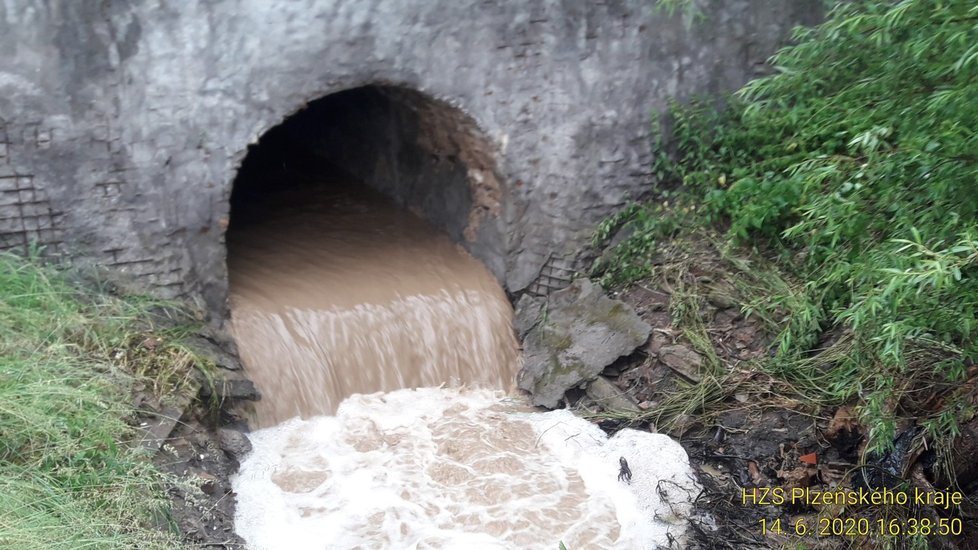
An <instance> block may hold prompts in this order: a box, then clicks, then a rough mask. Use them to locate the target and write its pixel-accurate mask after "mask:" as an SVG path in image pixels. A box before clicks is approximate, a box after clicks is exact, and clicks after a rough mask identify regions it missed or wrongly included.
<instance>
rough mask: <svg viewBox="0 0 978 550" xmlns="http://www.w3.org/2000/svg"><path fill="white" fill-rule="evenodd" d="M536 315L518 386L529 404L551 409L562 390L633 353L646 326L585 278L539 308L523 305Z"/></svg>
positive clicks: (643, 337) (529, 323)
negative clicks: (523, 391) (525, 394)
mask: <svg viewBox="0 0 978 550" xmlns="http://www.w3.org/2000/svg"><path fill="white" fill-rule="evenodd" d="M526 311H528V312H529V314H531V315H538V316H539V318H537V319H535V320H534V319H526V318H523V319H518V320H517V324H518V325H519V326H521V327H532V328H529V329H528V330H527V332H526V336H525V338H524V341H523V354H524V364H523V370H521V371H520V375H519V378H518V381H517V383H518V385H519V387H520V389H522V390H525V391H528V392H529V393H530V396H531V401H532V403H533V404H534V405H538V406H543V407H548V408H555V407H556V406H557V405H558V404H559V403H560V401H561V400H562V399H563V398H564V393H566V392H567V390H569V389H571V388H574V387H577V386H580V385H581V384H583V383H586V382H589V381H591V380H594V379H595V378H597V377H598V374H600V373H601V371H602V370H604V368H605V367H607V366H608V365H610V364H611V363H612V362H614V361H615V359H618V358H619V357H621V356H623V355H627V354H629V353H631V352H633V351H634V350H635V349H636V348H637V347H638V346H640V345H642V344H643V343H645V341H646V340H648V338H649V334H650V333H651V331H652V327H650V326H649V325H648V324H646V323H645V322H644V321H642V319H641V318H639V316H638V315H636V314H635V311H634V310H632V308H631V307H630V306H629V305H627V304H625V303H624V302H621V301H619V300H612V299H611V298H609V297H607V296H605V294H604V293H603V292H602V291H601V288H600V287H598V286H597V285H595V284H594V283H593V282H591V281H590V280H588V279H579V280H577V281H575V282H574V283H573V284H571V286H569V287H567V288H566V289H564V290H561V291H559V292H555V293H554V294H552V295H551V296H550V299H549V301H548V302H547V304H546V306H545V307H543V308H527V310H526Z"/></svg>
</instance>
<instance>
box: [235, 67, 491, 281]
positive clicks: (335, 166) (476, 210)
mask: <svg viewBox="0 0 978 550" xmlns="http://www.w3.org/2000/svg"><path fill="white" fill-rule="evenodd" d="M350 184H353V185H364V186H366V187H368V188H370V189H373V190H375V191H377V192H379V193H380V194H382V195H384V196H386V197H388V198H389V199H391V200H393V201H394V203H395V204H397V205H398V206H400V207H402V208H406V209H408V210H410V211H412V212H414V213H415V214H417V215H419V216H420V217H422V218H424V219H425V220H426V221H427V222H428V223H430V224H431V225H432V226H433V227H435V228H436V229H438V230H440V231H443V232H444V233H446V234H447V235H448V236H449V237H450V238H451V239H452V240H454V241H455V242H459V243H464V244H465V245H466V246H467V247H468V246H473V245H475V243H477V241H479V240H480V232H483V233H485V232H486V228H485V227H483V222H484V221H485V220H486V218H488V217H492V216H495V215H496V214H498V210H499V204H500V202H501V189H500V184H499V180H498V177H497V175H496V172H495V169H494V162H493V159H492V152H491V147H490V146H489V145H488V143H487V141H486V140H485V139H484V138H483V137H482V136H481V133H480V132H479V130H478V129H477V128H476V126H475V124H474V123H473V122H472V121H471V119H469V118H468V117H467V116H466V115H465V114H464V113H462V112H461V111H459V110H458V109H456V108H454V107H452V106H450V105H448V104H447V103H444V102H441V101H436V100H434V99H431V98H429V97H428V96H425V95H423V94H421V93H419V92H415V91H412V90H409V89H405V88H399V87H391V86H364V87H359V88H354V89H350V90H345V91H341V92H337V93H334V94H330V95H327V96H325V97H323V98H320V99H318V100H315V101H312V102H310V103H308V104H307V105H306V106H304V107H303V108H302V109H300V110H299V111H297V112H296V113H294V114H293V115H291V116H290V117H288V118H287V119H286V120H285V121H284V122H283V123H282V124H280V125H278V126H276V127H274V128H272V129H270V130H269V131H268V132H266V133H265V134H264V135H263V136H262V137H261V138H260V140H259V141H258V143H257V144H255V145H252V146H250V147H249V149H248V153H247V155H246V156H245V159H244V160H243V162H242V165H241V168H240V170H239V172H238V175H237V178H236V179H235V181H234V184H233V188H232V194H231V220H230V221H231V226H230V230H231V233H230V235H229V239H230V240H232V241H233V239H234V231H235V230H236V229H237V228H239V227H240V226H242V225H247V224H249V223H253V222H256V221H259V220H261V219H262V218H263V217H264V216H266V215H268V214H269V209H270V208H272V209H274V205H277V204H281V203H282V201H283V200H284V201H286V202H287V200H288V199H287V197H288V196H289V195H290V194H291V195H295V194H297V192H298V191H300V190H301V191H305V192H307V193H308V192H312V190H314V189H316V188H319V189H324V188H327V187H332V188H335V187H337V186H340V187H343V186H348V185H350ZM300 194H301V193H300ZM490 238H491V237H490ZM481 240H485V239H481ZM483 260H484V261H488V263H494V262H493V261H492V259H488V258H485V257H483ZM495 263H498V262H495ZM493 267H494V266H490V268H491V269H492V268H493ZM497 275H498V272H497Z"/></svg>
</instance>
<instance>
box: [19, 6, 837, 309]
mask: <svg viewBox="0 0 978 550" xmlns="http://www.w3.org/2000/svg"><path fill="white" fill-rule="evenodd" d="M701 4H702V8H703V11H704V13H705V15H706V17H705V18H704V19H703V20H701V21H697V22H690V21H686V20H684V19H683V18H682V15H681V14H676V15H674V16H669V15H668V14H666V13H664V12H662V11H658V10H656V9H655V8H654V2H650V1H649V0H615V1H612V2H584V1H580V2H558V1H553V0H531V1H528V2H484V1H482V0H453V1H451V2H448V1H444V0H403V1H393V0H382V1H380V2H374V3H364V2H355V1H352V0H350V1H347V0H332V1H324V2H315V3H300V2H288V1H285V0H267V1H263V2H253V3H250V4H248V9H242V4H241V2H239V1H236V0H214V1H210V2H196V1H189V2H181V3H180V4H179V6H175V5H172V4H170V3H161V2H156V1H153V0H134V1H133V2H70V3H53V4H50V5H49V4H44V5H38V4H37V3H36V2H32V1H31V0H10V1H8V2H6V3H4V4H3V5H2V7H0V47H2V48H4V51H6V52H11V53H10V55H7V56H4V58H3V59H0V248H23V247H24V246H25V245H26V244H30V243H38V244H41V245H44V246H46V247H47V249H48V250H49V251H51V252H53V253H57V254H61V255H63V256H67V257H70V258H72V259H74V260H75V261H76V262H80V263H87V264H94V265H99V266H103V267H105V268H108V269H109V271H110V272H112V273H116V274H119V277H118V278H119V280H120V281H123V282H129V283H131V284H132V285H134V286H136V287H139V288H141V289H144V290H145V289H148V290H151V291H153V292H155V293H157V294H159V295H163V296H183V297H188V298H196V299H200V300H201V301H202V303H204V304H206V306H207V307H208V309H209V310H210V311H211V312H212V313H214V314H216V315H215V316H216V317H218V318H220V317H221V316H222V315H223V313H224V312H226V298H227V271H226V266H225V246H224V232H225V229H226V227H227V224H228V215H229V197H230V193H231V187H232V182H233V180H234V178H235V175H236V173H237V170H238V167H239V165H240V163H241V161H242V159H243V158H244V155H245V153H246V151H247V147H248V145H249V144H253V143H255V142H257V140H258V138H259V137H260V136H261V135H263V134H264V133H265V132H266V131H268V130H269V129H270V128H272V127H274V126H275V125H277V124H279V123H281V122H282V121H283V120H285V119H286V118H287V117H288V115H290V114H291V113H293V112H296V111H298V110H299V109H300V107H301V106H303V105H305V104H306V103H308V102H310V101H314V100H316V99H318V98H322V97H326V96H328V95H330V94H333V93H336V92H341V91H343V90H348V89H352V88H357V87H361V86H364V85H369V84H376V83H390V84H391V85H396V86H398V87H400V88H405V89H408V90H414V91H416V92H415V93H420V94H422V95H423V96H424V97H425V98H428V99H430V100H431V101H433V102H436V104H441V105H450V106H452V108H453V109H455V110H457V112H459V113H464V116H465V117H466V118H467V119H468V120H471V121H472V123H473V124H474V125H475V126H476V127H477V128H478V129H480V130H481V133H482V135H484V137H485V141H486V143H488V144H489V145H490V148H491V149H492V150H493V152H494V153H495V155H494V156H493V157H492V160H493V161H494V162H495V166H494V167H493V173H494V174H497V175H500V176H504V177H501V179H500V181H501V182H503V183H504V185H503V186H501V189H503V194H502V196H501V198H500V204H499V213H498V216H492V215H487V216H486V220H490V221H489V222H486V221H483V223H482V224H481V225H479V229H478V231H477V232H478V233H479V235H481V234H482V232H483V231H488V229H486V228H488V227H490V226H491V225H492V224H494V223H495V224H498V227H499V228H500V233H501V236H500V238H499V239H498V241H496V240H493V239H489V238H488V237H479V238H485V239H486V240H485V242H486V243H492V247H494V248H493V249H492V250H491V251H488V249H487V251H485V252H481V253H480V252H479V251H478V249H477V247H476V248H473V253H475V254H476V255H480V254H481V255H482V257H483V259H485V258H489V257H492V258H496V259H493V260H491V261H488V260H487V263H489V264H490V267H492V268H493V269H494V270H496V271H497V273H498V272H499V270H501V271H502V280H503V281H504V283H505V286H506V288H507V289H508V290H509V291H511V292H519V291H522V290H525V289H531V290H535V291H539V292H546V291H547V289H548V285H550V284H551V283H553V284H560V279H561V277H563V276H564V274H565V273H566V272H565V271H562V269H563V268H565V267H566V268H568V269H572V268H573V267H575V265H574V263H573V262H574V259H575V256H574V254H575V253H576V251H578V250H580V248H581V247H582V245H584V244H585V243H586V242H587V241H588V238H589V236H590V232H591V229H592V228H593V226H594V224H595V223H597V221H599V220H600V219H601V218H603V217H604V216H605V215H607V214H608V213H610V212H612V211H614V210H615V209H617V208H620V207H621V206H622V205H623V204H625V203H626V202H627V201H628V200H629V199H630V198H632V197H635V196H637V194H639V193H640V192H641V191H642V190H645V189H648V186H649V185H650V183H652V178H651V175H650V174H649V169H648V166H649V163H650V161H651V160H652V156H653V155H654V154H655V153H656V152H655V151H652V150H650V147H649V141H648V128H649V116H650V113H651V112H654V111H656V110H662V109H664V107H665V105H666V102H667V100H668V99H670V98H674V97H679V98H682V97H688V96H689V95H691V94H719V93H721V92H724V91H727V90H731V89H735V88H736V87H738V86H740V85H741V84H742V83H743V82H745V81H746V80H748V79H749V78H750V77H751V76H754V75H757V74H760V73H761V72H763V70H764V61H765V60H766V59H767V57H768V56H769V55H770V54H771V53H773V52H774V51H775V49H776V48H777V47H778V46H779V45H780V44H783V43H784V41H785V40H787V38H788V37H789V35H790V30H791V28H792V27H793V26H795V25H796V24H810V23H814V22H817V21H818V20H819V19H820V17H821V9H822V2H821V0H758V1H756V2H747V1H743V0H729V1H720V0H704V1H703V2H702V3H701ZM491 220H496V221H494V222H493V221H491ZM503 229H504V230H503ZM455 230H457V228H456V229H455ZM477 241H478V239H477ZM493 262H495V264H494V263H493ZM500 265H501V267H499V266H500ZM541 274H542V276H541ZM547 274H550V275H553V276H554V278H553V279H552V280H551V279H550V278H548V277H547Z"/></svg>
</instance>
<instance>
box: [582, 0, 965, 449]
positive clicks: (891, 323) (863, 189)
mask: <svg viewBox="0 0 978 550" xmlns="http://www.w3.org/2000/svg"><path fill="white" fill-rule="evenodd" d="M795 39H796V41H797V43H796V45H794V46H790V47H787V48H784V49H783V50H781V51H780V52H778V54H777V55H776V56H774V58H773V60H772V62H773V63H772V64H773V65H774V66H775V68H776V70H775V72H774V74H772V75H771V76H768V77H764V78H761V79H757V80H754V81H752V82H750V83H748V84H747V85H746V86H745V87H744V88H743V89H742V90H740V91H739V92H738V93H737V94H736V96H735V97H731V98H730V99H729V101H728V102H727V105H726V108H725V109H724V110H717V109H716V108H715V101H691V102H689V103H687V104H685V105H680V104H678V103H677V104H675V105H673V107H672V109H671V112H670V115H669V117H667V124H665V125H663V131H661V132H658V133H657V135H658V136H659V138H660V142H659V145H660V146H661V147H663V148H667V149H669V150H671V151H673V152H674V153H675V154H674V155H660V156H659V157H658V158H657V160H656V162H655V163H654V165H653V166H652V171H653V172H654V173H655V174H656V175H657V177H658V179H659V186H658V187H657V188H656V189H655V190H650V193H652V194H653V195H654V196H655V199H654V200H651V201H648V202H645V203H641V204H637V205H634V206H632V207H630V208H628V209H626V210H625V211H623V212H622V213H621V214H619V215H618V216H615V217H614V218H612V219H609V220H608V221H607V222H606V223H605V224H603V225H602V226H601V227H599V230H598V233H597V235H596V242H597V243H599V244H601V245H604V244H607V243H608V242H611V239H612V238H613V237H615V235H618V238H617V239H615V242H616V245H615V246H614V248H613V250H611V251H610V252H609V253H606V254H605V255H604V256H603V257H602V260H601V262H599V263H598V264H597V266H596V269H595V273H594V274H595V275H597V276H599V277H601V279H602V282H603V283H604V284H606V285H622V284H627V283H628V282H630V281H635V280H638V279H642V278H648V277H654V276H655V273H656V269H658V266H657V262H658V261H659V256H660V254H659V253H658V251H659V249H660V248H662V247H663V246H665V245H666V243H669V242H673V241H675V240H676V239H677V237H679V236H681V235H683V236H684V235H688V234H689V232H690V231H691V230H695V229H696V228H697V227H704V226H706V227H713V228H718V229H720V230H721V231H723V232H724V233H725V240H726V243H727V245H728V248H727V249H728V250H730V249H732V247H735V246H736V247H741V249H742V250H746V251H747V254H739V253H738V254H735V255H734V256H738V255H739V256H741V257H751V256H752V255H753V256H757V255H760V256H763V257H764V258H765V259H766V261H769V262H770V263H771V265H772V266H773V267H774V268H775V269H773V270H766V271H767V272H769V273H775V272H777V274H776V275H774V276H772V277H760V278H758V277H755V278H754V280H752V281H750V282H749V283H748V284H749V285H752V286H753V288H752V289H745V288H741V290H746V291H750V292H745V295H746V298H747V301H746V303H745V306H746V310H747V311H748V312H750V313H752V314H755V315H759V316H762V317H764V318H766V319H768V320H769V321H770V323H769V324H771V325H772V326H775V325H776V331H777V332H778V333H779V334H778V337H777V344H778V345H777V348H776V351H777V353H776V354H775V355H774V356H773V357H771V358H769V359H768V360H765V361H763V362H761V364H759V365H758V366H757V368H758V369H760V370H762V371H763V372H766V373H769V374H771V375H774V376H776V377H778V378H779V379H780V380H781V381H782V382H783V383H785V384H788V385H790V386H793V387H796V388H798V389H799V391H801V392H802V393H803V394H804V395H806V396H808V398H810V399H811V400H813V402H815V403H817V404H823V405H827V404H832V403H836V404H837V403H839V402H843V401H847V400H851V401H852V402H853V403H854V404H856V405H857V406H858V409H859V411H860V416H861V418H862V420H863V424H864V425H865V426H866V427H867V428H868V429H869V448H870V450H879V451H884V450H886V449H887V448H888V447H889V446H890V445H891V443H892V441H893V438H894V435H895V432H896V427H897V425H898V424H899V422H900V421H901V420H907V419H912V420H915V421H916V422H917V423H918V424H920V425H922V426H924V427H925V428H926V429H927V432H928V435H929V437H930V438H931V443H934V444H936V445H938V446H940V444H941V441H943V440H946V439H948V438H953V437H954V436H955V435H957V433H958V426H959V425H960V424H961V423H962V422H965V421H968V420H969V419H970V418H973V417H974V415H975V414H976V411H975V407H974V406H973V405H970V404H969V402H968V400H967V399H965V398H966V397H967V396H965V395H960V393H961V392H957V393H955V390H954V388H955V387H956V386H957V387H960V386H961V385H962V382H963V381H965V380H966V379H967V378H968V377H969V376H972V375H973V374H969V368H971V366H972V365H973V364H974V362H975V361H976V360H978V338H976V337H975V336H976V330H978V316H976V312H978V155H976V153H975V151H978V102H976V101H975V100H974V98H975V97H978V46H976V44H978V7H976V6H975V4H974V2H972V1H970V0H950V1H944V2H938V1H936V0H901V1H882V0H855V1H851V2H840V3H838V4H837V5H836V7H835V8H834V9H832V10H831V11H830V13H829V14H828V16H827V20H826V21H825V23H823V24H821V25H819V26H817V27H814V28H811V29H798V30H797V31H796V33H795ZM757 251H760V254H756V253H757ZM740 271H741V273H748V274H749V273H750V270H749V269H748V270H740ZM761 271H762V272H763V271H765V270H761ZM775 312H781V313H782V314H781V315H775V314H774V313H775ZM829 331H834V332H838V331H841V332H843V333H845V334H846V338H845V341H844V344H840V345H839V346H837V347H836V348H834V349H831V350H819V349H817V347H818V346H819V345H820V344H819V342H820V341H822V339H823V336H824V335H825V334H826V333H828V332H829ZM922 397H930V399H923V398H922ZM928 401H929V403H930V405H927V406H925V404H926V403H927V402H928ZM934 404H937V405H934Z"/></svg>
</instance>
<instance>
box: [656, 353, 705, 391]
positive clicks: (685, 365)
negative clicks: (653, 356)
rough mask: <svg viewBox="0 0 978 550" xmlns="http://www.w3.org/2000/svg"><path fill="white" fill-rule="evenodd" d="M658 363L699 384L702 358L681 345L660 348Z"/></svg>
mask: <svg viewBox="0 0 978 550" xmlns="http://www.w3.org/2000/svg"><path fill="white" fill-rule="evenodd" d="M659 361H662V362H663V363H665V365H666V366H668V367H669V368H670V369H672V370H674V371H676V372H677V373H679V374H681V375H683V376H684V377H686V378H688V379H689V380H691V381H693V382H699V381H700V379H701V378H702V374H701V373H700V369H701V368H702V367H703V356H702V355H700V354H698V353H696V352H695V351H693V350H691V349H689V348H688V347H687V346H684V345H682V344H672V345H668V346H662V348H661V349H660V350H659Z"/></svg>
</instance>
